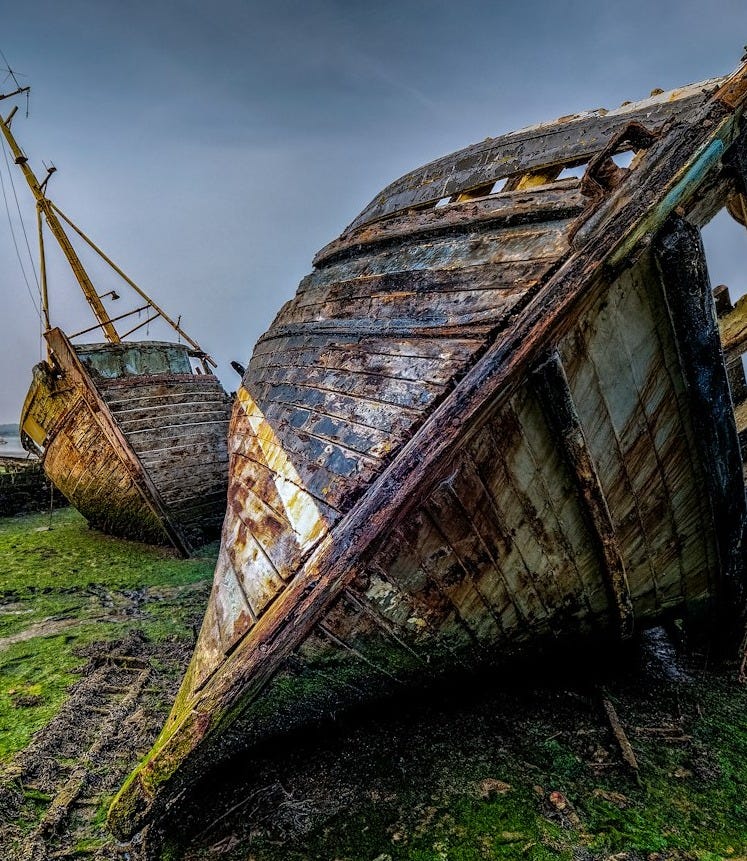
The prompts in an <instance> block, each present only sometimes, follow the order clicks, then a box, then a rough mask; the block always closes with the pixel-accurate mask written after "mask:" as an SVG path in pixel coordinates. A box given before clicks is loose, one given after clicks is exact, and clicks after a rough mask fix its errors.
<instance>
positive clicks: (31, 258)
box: [3, 140, 41, 299]
mask: <svg viewBox="0 0 747 861" xmlns="http://www.w3.org/2000/svg"><path fill="white" fill-rule="evenodd" d="M3 157H4V158H5V166H6V168H7V169H8V177H9V178H10V187H11V188H12V189H13V197H14V198H15V201H16V209H17V210H18V220H19V221H20V222H21V230H22V231H23V238H24V240H25V241H26V251H27V252H28V255H29V263H30V265H31V272H32V273H33V276H34V281H36V291H37V293H38V294H39V298H40V299H41V285H40V284H39V276H38V275H37V273H36V264H35V263H34V255H33V254H32V253H31V246H30V245H29V237H28V234H27V233H26V225H25V223H24V221H23V214H22V213H21V204H20V203H19V202H18V194H17V193H16V184H15V182H13V172H12V171H11V169H10V164H9V162H8V153H7V151H6V149H5V141H4V140H3Z"/></svg>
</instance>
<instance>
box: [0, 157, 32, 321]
mask: <svg viewBox="0 0 747 861" xmlns="http://www.w3.org/2000/svg"><path fill="white" fill-rule="evenodd" d="M2 150H3V155H4V156H5V165H6V167H7V168H8V176H10V165H9V164H8V156H7V153H6V152H5V147H4V146H3V147H2ZM0 190H2V194H3V200H4V202H5V212H6V214H7V216H8V226H9V227H10V235H11V238H12V239H13V246H14V248H15V249H16V257H17V258H18V264H19V266H20V267H21V274H22V275H23V280H24V282H25V284H26V290H27V291H28V294H29V298H30V299H31V303H32V304H33V306H34V310H35V311H36V313H37V315H38V316H39V320H41V316H42V314H41V304H37V301H36V299H35V297H34V293H33V291H32V289H31V283H30V282H29V278H28V275H27V274H26V267H25V266H24V265H23V259H22V257H21V250H20V248H19V247H18V241H17V239H16V232H15V230H14V228H13V219H12V217H11V214H10V206H9V204H8V195H7V194H6V192H5V180H4V179H3V174H2V171H0ZM21 226H22V227H23V222H21ZM25 233H26V229H25V227H24V234H25ZM26 245H27V247H28V239H27V240H26ZM30 253H31V252H30V250H29V254H30ZM32 268H33V267H32ZM33 271H34V277H35V278H36V270H33ZM36 286H37V290H38V291H39V297H40V298H41V288H40V287H39V279H38V278H36Z"/></svg>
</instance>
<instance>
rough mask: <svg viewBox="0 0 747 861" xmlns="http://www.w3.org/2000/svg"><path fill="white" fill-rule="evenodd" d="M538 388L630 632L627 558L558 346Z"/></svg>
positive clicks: (618, 614)
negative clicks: (574, 401)
mask: <svg viewBox="0 0 747 861" xmlns="http://www.w3.org/2000/svg"><path fill="white" fill-rule="evenodd" d="M532 382H533V384H534V390H535V392H536V393H537V396H538V397H539V400H540V404H541V406H542V411H543V413H544V415H545V418H546V419H547V423H548V424H549V425H550V428H551V430H552V433H553V437H554V438H555V440H556V442H557V444H558V446H559V448H560V449H561V451H562V454H563V458H564V460H565V462H566V464H567V465H568V467H569V468H570V471H571V475H572V476H573V479H574V482H575V484H576V489H577V491H578V496H579V499H580V504H581V509H582V511H583V515H584V519H585V521H586V525H587V527H588V529H589V532H590V533H591V536H592V539H593V541H594V543H595V545H596V549H597V553H598V555H599V563H600V568H601V572H602V575H603V577H604V582H605V585H606V587H607V592H608V595H609V598H610V607H611V609H612V613H613V615H614V617H615V621H616V625H617V630H618V633H619V635H620V637H622V638H627V637H630V636H631V635H632V633H633V627H634V613H633V601H632V599H631V596H630V587H629V585H628V578H627V575H626V573H625V562H624V561H623V558H622V554H621V552H620V546H619V544H618V542H617V536H616V534H615V526H614V524H613V522H612V516H611V515H610V510H609V507H608V505H607V500H606V498H605V495H604V489H603V488H602V483H601V481H600V479H599V473H598V471H597V468H596V464H595V463H594V458H593V457H592V455H591V452H590V451H589V446H588V444H587V442H586V436H585V434H584V429H583V427H582V425H581V419H580V418H579V415H578V411H577V410H576V405H575V404H574V403H573V395H572V393H571V390H570V387H569V385H568V379H567V377H566V375H565V370H564V368H563V364H562V362H561V360H560V356H559V355H558V353H557V352H556V351H553V352H552V353H551V355H550V356H549V358H547V359H546V360H545V361H544V362H542V363H541V364H540V365H539V367H538V368H537V369H536V370H535V371H534V373H533V375H532Z"/></svg>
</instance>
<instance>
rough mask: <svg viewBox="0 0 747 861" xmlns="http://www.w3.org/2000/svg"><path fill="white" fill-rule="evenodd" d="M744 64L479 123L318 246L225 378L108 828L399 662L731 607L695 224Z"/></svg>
mask: <svg viewBox="0 0 747 861" xmlns="http://www.w3.org/2000/svg"><path fill="white" fill-rule="evenodd" d="M746 89H747V87H746V86H745V84H744V71H743V70H740V71H739V72H738V73H737V75H735V76H733V78H730V79H727V80H726V81H718V82H706V83H705V84H699V85H695V86H693V87H689V88H686V89H684V90H682V91H678V92H675V93H672V94H663V95H662V96H657V97H655V98H653V99H651V100H647V101H646V102H643V103H638V104H633V105H629V106H626V107H625V108H623V109H620V110H619V111H617V112H611V113H609V114H608V113H596V114H590V115H582V116H579V117H576V118H570V119H569V118H565V119H564V121H563V122H559V123H555V124H549V125H548V126H544V127H538V128H535V129H531V130H528V131H527V132H518V133H515V134H514V135H507V136H506V137H505V138H498V139H495V140H488V141H486V142H483V143H482V144H478V145H476V146H475V147H472V148H469V149H468V150H465V151H463V152H461V153H456V154H454V155H452V156H449V157H447V158H445V159H442V160H440V161H438V162H434V163H433V164H432V165H428V166H426V167H425V168H423V169H421V170H419V171H415V172H413V174H410V175H408V176H407V177H405V178H403V179H402V180H400V181H398V182H397V183H394V184H393V185H392V186H390V188H389V189H386V190H385V191H384V192H383V193H382V195H380V196H379V197H377V198H376V200H375V201H374V202H373V203H372V204H371V206H370V207H369V208H368V209H367V210H366V211H364V213H363V214H362V215H361V216H360V217H359V218H358V219H356V221H355V222H353V224H352V225H351V226H350V227H349V228H348V229H347V231H345V233H344V234H343V235H342V236H341V237H340V238H339V239H338V240H336V241H335V242H333V243H332V244H331V245H329V246H327V248H326V249H324V250H323V251H322V252H321V253H320V254H319V255H317V258H316V260H315V269H314V271H313V272H312V273H311V274H310V275H309V276H308V277H307V278H305V279H304V280H303V281H302V283H301V286H300V287H299V290H298V292H297V294H296V297H295V299H294V300H293V301H292V302H289V303H288V304H287V305H285V306H284V307H283V309H282V310H281V312H280V314H279V315H278V317H277V318H276V320H275V321H274V323H273V325H272V327H271V328H270V330H269V331H268V332H267V333H266V334H265V335H264V336H263V337H262V338H261V339H260V341H259V342H258V344H257V346H256V348H255V351H254V355H253V358H252V361H251V363H250V366H249V368H248V369H247V373H246V375H245V377H244V379H243V383H242V387H241V388H240V390H239V392H238V395H237V400H236V403H235V405H234V411H233V416H232V421H231V428H230V435H229V452H230V483H229V491H228V511H227V515H226V520H225V523H224V527H223V536H222V546H221V552H220V556H219V560H218V565H217V569H216V573H215V581H214V587H213V592H212V595H211V598H210V602H209V605H208V609H207V612H206V615H205V621H204V623H203V628H202V631H201V633H200V637H199V640H198V644H197V647H196V650H195V654H194V657H193V660H192V663H191V665H190V667H189V670H188V672H187V676H186V678H185V680H184V683H183V685H182V689H181V692H180V694H179V697H178V699H177V702H176V703H175V705H174V708H173V710H172V713H171V716H170V717H169V720H168V722H167V724H166V727H165V728H164V730H163V733H162V735H161V737H160V738H159V740H158V741H157V743H156V745H155V747H154V748H153V750H152V751H151V753H150V754H149V755H148V756H147V757H146V759H145V760H144V762H143V763H142V764H141V766H140V767H139V768H138V769H137V770H136V771H135V772H134V773H133V775H132V776H131V777H130V779H129V780H128V782H127V783H126V785H125V786H124V787H123V789H122V791H121V792H120V795H119V796H118V798H117V799H115V802H114V804H113V806H112V810H111V814H110V824H111V825H112V827H113V828H114V830H115V831H116V832H117V833H118V834H120V835H127V834H132V833H133V832H134V831H137V830H138V829H139V828H141V827H143V825H144V824H146V823H147V822H149V821H151V820H153V819H154V818H158V817H159V816H163V815H164V814H165V813H166V812H167V811H168V809H169V805H170V803H171V801H172V800H173V799H174V798H175V797H177V796H178V794H179V793H181V792H183V791H185V789H187V788H188V787H189V786H190V784H191V783H193V782H194V781H196V780H198V779H199V778H200V777H201V775H202V774H204V773H205V771H206V770H207V769H208V768H210V767H211V766H212V765H214V764H215V763H216V762H218V761H220V760H221V759H225V758H226V757H229V756H230V755H231V754H232V753H233V752H234V751H235V750H236V749H237V748H239V747H247V746H251V745H253V744H258V743H260V742H262V741H263V740H266V739H267V738H268V737H269V736H272V735H274V734H276V733H278V732H284V731H287V730H288V729H290V728H292V727H298V726H301V725H303V724H304V723H305V722H307V721H310V720H313V719H314V717H315V716H317V715H318V714H319V713H321V712H324V711H329V710H330V709H335V708H340V707H343V706H345V705H349V704H350V703H351V702H361V701H366V700H367V699H369V698H372V697H375V696H379V695H381V693H382V692H384V691H391V690H396V689H397V687H401V686H402V685H403V684H404V685H408V684H412V683H413V682H415V681H422V680H423V679H424V678H432V677H437V676H438V675H439V674H441V673H443V672H447V671H450V670H454V669H455V668H459V667H465V666H466V667H474V666H476V665H479V664H482V663H485V662H488V663H500V662H501V661H503V660H505V659H506V658H508V657H509V656H511V655H516V654H518V653H521V652H526V650H527V649H531V648H535V647H536V644H537V643H538V642H544V643H547V642H550V643H552V642H559V641H561V640H563V639H567V638H579V637H588V638H589V639H590V640H591V638H595V639H597V640H599V639H601V640H604V639H609V638H616V639H619V638H626V637H629V636H630V635H631V634H632V632H633V631H634V630H635V628H637V627H645V626H647V625H650V624H653V623H654V622H655V621H656V620H658V619H660V618H661V617H662V616H663V615H664V614H668V613H675V612H676V613H688V612H694V611H695V610H696V609H697V610H698V611H701V610H703V609H705V610H706V611H708V612H709V613H712V614H714V615H715V616H716V617H717V618H719V619H720V620H722V621H724V622H725V623H726V624H728V625H732V626H735V627H736V625H737V624H738V616H739V611H740V608H741V605H742V600H743V582H744V571H743V568H742V538H743V530H744V526H745V522H746V513H745V495H744V485H743V479H742V462H741V456H740V447H739V438H738V428H737V425H736V423H735V417H734V412H733V403H732V395H731V393H730V388H729V382H728V379H727V377H728V375H729V374H733V373H735V372H734V368H735V367H736V366H735V365H734V364H733V361H732V360H731V359H729V361H728V362H726V363H725V360H724V355H723V353H722V345H721V342H720V340H719V327H718V322H717V319H716V315H715V310H714V301H713V298H712V295H711V289H710V284H709V281H708V273H707V268H706V264H705V260H704V253H703V246H702V243H701V240H700V233H699V228H700V226H701V225H702V224H703V223H705V222H706V221H707V220H708V219H710V217H712V216H713V214H714V213H715V212H716V211H717V210H718V209H720V208H721V207H722V206H723V205H724V204H725V202H726V200H727V198H729V197H730V196H731V195H734V194H740V193H743V192H744V183H743V178H742V172H741V169H740V168H739V166H738V163H739V159H740V158H741V156H740V155H739V153H741V152H743V151H745V150H746V149H747V147H745V146H744V141H743V136H742V133H741V132H740V128H739V122H738V116H739V115H738V111H736V108H737V107H738V106H739V105H741V99H742V98H743V96H744V93H745V90H746ZM673 118H676V120H677V122H676V123H672V122H671V120H672V119H673ZM641 127H643V131H642V130H641ZM625 149H633V150H634V151H635V158H634V161H633V164H632V166H631V168H630V169H629V170H623V169H619V168H616V166H615V165H614V163H613V162H612V160H611V155H612V154H613V153H616V152H619V151H621V150H625ZM735 153H736V155H735ZM584 161H588V162H589V167H588V169H587V172H586V175H585V177H584V179H583V181H581V182H579V181H578V180H559V181H555V180H556V178H557V177H558V175H559V174H560V172H561V171H562V169H563V167H564V166H566V165H568V164H579V163H580V162H584ZM745 161H747V160H745ZM735 165H737V167H735ZM616 171H618V172H617V173H616ZM506 177H507V181H506V183H505V185H504V186H503V188H502V189H501V190H500V191H498V192H495V191H494V189H493V186H494V184H495V182H496V181H497V180H499V179H501V178H506ZM437 204H445V205H437ZM737 340H738V339H735V340H734V341H733V343H732V345H731V347H730V349H732V350H734V351H735V355H736V352H739V351H740V350H741V349H742V348H743V345H741V344H737ZM745 343H747V339H745ZM727 365H728V366H729V367H727ZM736 399H737V398H736V396H735V400H736ZM737 412H738V413H739V405H738V406H737Z"/></svg>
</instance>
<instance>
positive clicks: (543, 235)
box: [278, 219, 572, 322]
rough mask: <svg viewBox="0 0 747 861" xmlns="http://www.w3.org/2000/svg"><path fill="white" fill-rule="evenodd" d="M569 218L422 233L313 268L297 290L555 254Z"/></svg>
mask: <svg viewBox="0 0 747 861" xmlns="http://www.w3.org/2000/svg"><path fill="white" fill-rule="evenodd" d="M571 223H572V222H571V220H570V219H562V220H557V221H550V222H545V223H542V224H528V225H524V226H521V227H506V228H503V229H493V230H487V229H486V230H480V231H478V230H474V231H472V232H470V233H465V234H464V235H461V236H444V237H434V238H433V239H428V238H427V237H424V238H422V239H420V241H417V242H412V243H409V242H405V241H402V242H401V243H400V244H399V245H398V246H397V247H396V248H387V249H384V250H382V251H379V252H375V251H374V252H372V253H370V254H368V255H366V254H363V255H361V256H360V257H355V258H353V259H352V260H346V261H342V262H339V263H330V264H329V265H326V266H323V267H321V268H320V269H316V270H314V272H312V273H311V274H310V275H308V276H307V277H306V278H305V279H304V280H303V281H302V282H301V288H300V290H301V292H302V293H306V292H309V291H312V290H318V289H320V288H322V287H325V286H327V285H330V284H337V283H339V282H341V281H350V280H352V279H354V278H362V277H368V276H372V275H389V274H393V273H397V272H417V271H428V270H447V269H454V270H459V269H462V268H468V267H473V266H484V265H486V264H490V265H494V266H495V265H498V264H506V263H521V262H523V261H528V260H548V259H554V258H556V257H557V256H558V255H560V254H562V253H563V252H564V251H565V250H566V249H567V247H568V239H567V232H568V228H569V226H570V225H571ZM292 304H293V303H291V305H292ZM286 307H290V306H286ZM284 315H285V310H283V311H281V313H280V315H278V322H279V321H280V319H282V318H283V317H284Z"/></svg>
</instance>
